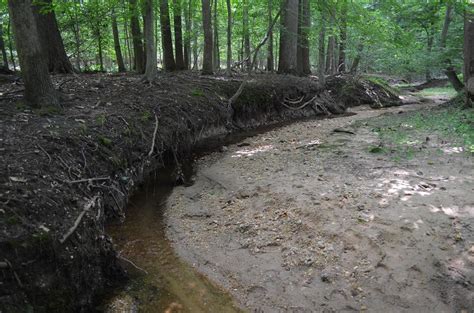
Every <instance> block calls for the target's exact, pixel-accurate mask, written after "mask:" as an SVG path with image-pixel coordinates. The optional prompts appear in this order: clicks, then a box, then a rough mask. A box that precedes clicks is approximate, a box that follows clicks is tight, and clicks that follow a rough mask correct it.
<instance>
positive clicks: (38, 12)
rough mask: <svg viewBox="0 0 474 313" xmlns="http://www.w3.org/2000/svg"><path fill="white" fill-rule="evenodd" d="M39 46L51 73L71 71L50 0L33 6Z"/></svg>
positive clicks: (43, 0) (72, 70)
mask: <svg viewBox="0 0 474 313" xmlns="http://www.w3.org/2000/svg"><path fill="white" fill-rule="evenodd" d="M33 15H34V17H35V19H36V23H37V26H38V27H37V29H38V34H39V39H40V43H41V47H42V49H43V50H44V53H45V55H46V57H47V60H48V70H49V71H50V72H52V73H73V72H74V69H73V67H72V65H71V62H70V61H69V58H68V56H67V55H66V50H65V49H64V43H63V39H62V38H61V34H60V32H59V28H58V23H57V21H56V14H55V13H54V10H53V8H52V0H42V2H41V3H38V4H35V5H34V6H33Z"/></svg>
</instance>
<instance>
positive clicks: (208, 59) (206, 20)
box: [201, 0, 214, 75]
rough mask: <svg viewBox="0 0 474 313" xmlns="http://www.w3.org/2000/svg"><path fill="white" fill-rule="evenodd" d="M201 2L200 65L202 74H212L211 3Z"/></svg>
mask: <svg viewBox="0 0 474 313" xmlns="http://www.w3.org/2000/svg"><path fill="white" fill-rule="evenodd" d="M201 2H202V26H203V29H204V58H203V64H202V74H203V75H212V74H213V72H214V71H213V60H212V49H213V43H212V22H211V3H210V0H201Z"/></svg>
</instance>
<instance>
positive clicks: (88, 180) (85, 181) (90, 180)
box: [64, 177, 110, 184]
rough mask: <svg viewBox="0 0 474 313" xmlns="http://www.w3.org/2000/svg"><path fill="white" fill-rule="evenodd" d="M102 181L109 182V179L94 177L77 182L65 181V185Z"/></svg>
mask: <svg viewBox="0 0 474 313" xmlns="http://www.w3.org/2000/svg"><path fill="white" fill-rule="evenodd" d="M102 180H110V177H95V178H84V179H78V180H65V181H64V182H65V183H68V184H80V183H87V182H89V183H90V182H93V181H102Z"/></svg>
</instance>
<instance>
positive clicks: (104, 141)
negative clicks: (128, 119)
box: [99, 136, 112, 146]
mask: <svg viewBox="0 0 474 313" xmlns="http://www.w3.org/2000/svg"><path fill="white" fill-rule="evenodd" d="M99 142H100V143H101V144H103V145H104V146H111V145H112V140H111V139H109V138H107V137H105V136H99Z"/></svg>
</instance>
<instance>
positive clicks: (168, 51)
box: [160, 0, 176, 72]
mask: <svg viewBox="0 0 474 313" xmlns="http://www.w3.org/2000/svg"><path fill="white" fill-rule="evenodd" d="M160 21H161V41H162V46H163V62H164V69H165V70H166V71H168V72H172V71H174V70H176V63H175V60H174V55H173V38H172V35H171V25H170V13H169V7H168V0H160Z"/></svg>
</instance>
